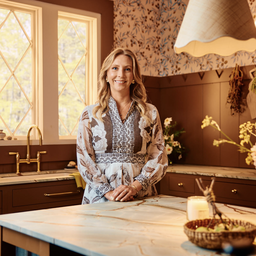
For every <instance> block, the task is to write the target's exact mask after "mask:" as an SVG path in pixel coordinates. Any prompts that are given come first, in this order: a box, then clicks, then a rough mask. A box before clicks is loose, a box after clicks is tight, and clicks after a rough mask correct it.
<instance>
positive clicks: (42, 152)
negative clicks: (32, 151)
mask: <svg viewBox="0 0 256 256" xmlns="http://www.w3.org/2000/svg"><path fill="white" fill-rule="evenodd" d="M37 153H39V154H46V153H47V152H46V151H37Z"/></svg>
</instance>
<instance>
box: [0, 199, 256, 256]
mask: <svg viewBox="0 0 256 256" xmlns="http://www.w3.org/2000/svg"><path fill="white" fill-rule="evenodd" d="M186 202H187V199H185V198H180V197H173V196H165V195H160V196H156V197H150V198H147V199H143V200H136V201H133V202H123V203H122V202H107V203H101V204H91V205H76V206H68V207H61V208H54V209H48V210H38V211H30V212H22V213H13V214H5V215H0V226H1V229H2V232H1V234H2V235H1V245H2V254H1V255H3V256H5V255H8V256H10V255H12V254H11V253H9V252H8V248H11V247H8V246H9V244H13V245H16V246H19V247H21V248H24V249H26V250H28V251H31V252H34V253H37V254H39V255H40V256H48V255H53V254H51V252H50V247H51V245H54V246H56V247H59V248H64V249H65V250H70V251H72V252H75V253H79V254H82V255H93V256H96V255H115V256H125V255H127V256H128V255H129V256H131V255H132V256H134V255H152V256H153V255H156V256H159V255H161V256H162V255H173V256H176V255H177V256H183V255H184V256H185V255H201V256H208V255H209V256H210V255H211V256H213V255H226V254H224V253H220V252H217V251H214V250H206V249H202V248H200V247H197V246H195V245H194V244H192V243H191V242H189V241H188V238H187V236H186V235H185V233H184V231H183V225H184V224H185V223H186V222H187V220H186ZM217 205H218V207H219V209H220V210H221V211H222V212H224V213H225V214H226V215H227V216H228V217H230V218H231V219H241V220H246V221H249V222H251V223H254V224H256V209H252V208H246V207H240V206H233V205H224V204H217ZM3 241H5V243H3ZM7 243H8V244H7ZM254 243H255V242H254ZM4 250H7V252H8V254H3V251H4ZM5 253H6V251H5ZM55 255H63V254H55ZM67 255H68V254H67Z"/></svg>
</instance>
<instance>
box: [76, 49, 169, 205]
mask: <svg viewBox="0 0 256 256" xmlns="http://www.w3.org/2000/svg"><path fill="white" fill-rule="evenodd" d="M99 86H100V88H99V100H98V103H97V104H95V105H91V106H87V107H86V108H85V109H84V111H83V113H82V115H81V118H80V122H79V128H78V136H77V162H78V169H79V172H80V174H81V176H82V177H83V179H84V180H85V182H86V183H87V185H86V188H85V191H84V197H83V201H82V204H90V203H100V202H106V201H108V200H109V201H122V202H123V201H130V200H134V198H135V197H136V196H139V197H144V196H151V195H156V194H157V191H156V189H155V186H154V185H155V183H157V182H158V181H159V180H161V179H162V178H163V176H164V175H165V172H166V169H167V154H166V151H165V147H164V139H163V131H162V126H161V121H160V118H159V114H158V111H157V109H156V108H155V106H153V105H152V104H148V103H146V100H147V96H146V90H145V87H144V85H143V83H142V79H141V74H140V68H139V65H138V61H137V59H136V56H135V55H134V53H133V52H132V51H130V50H129V49H122V48H118V49H115V50H114V51H113V52H111V53H110V54H109V56H107V58H106V59H105V61H104V62H103V65H102V68H101V71H100V76H99Z"/></svg>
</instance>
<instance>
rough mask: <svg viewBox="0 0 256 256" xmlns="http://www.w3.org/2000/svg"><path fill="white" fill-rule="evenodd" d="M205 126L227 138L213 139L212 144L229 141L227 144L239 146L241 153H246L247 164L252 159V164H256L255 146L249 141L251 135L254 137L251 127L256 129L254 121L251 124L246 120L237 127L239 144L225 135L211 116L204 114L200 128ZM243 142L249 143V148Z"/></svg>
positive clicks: (217, 144)
mask: <svg viewBox="0 0 256 256" xmlns="http://www.w3.org/2000/svg"><path fill="white" fill-rule="evenodd" d="M207 126H211V127H213V128H214V129H216V130H218V131H219V132H221V133H222V134H223V135H224V136H225V137H226V138H227V140H226V139H219V140H214V141H213V145H214V146H216V147H218V146H219V145H220V144H222V143H229V144H232V145H235V146H237V147H239V151H240V152H241V153H245V152H247V153H248V155H247V157H246V159H245V162H246V163H247V164H248V165H249V164H251V163H253V161H254V165H255V166H256V146H253V144H252V142H251V135H253V136H255V137H256V134H255V133H254V132H253V128H254V129H255V130H256V123H255V124H252V123H251V122H249V121H248V122H247V123H244V124H241V125H240V126H239V129H240V131H239V138H240V139H241V141H240V144H237V143H236V142H235V141H233V140H232V139H231V138H229V136H227V134H225V133H224V132H223V131H222V130H221V129H220V127H219V125H218V124H217V123H216V121H214V120H212V117H209V116H206V117H205V119H204V120H203V121H202V125H201V128H202V129H204V128H205V127H207ZM244 143H247V144H249V145H250V146H251V149H248V148H246V147H245V146H244Z"/></svg>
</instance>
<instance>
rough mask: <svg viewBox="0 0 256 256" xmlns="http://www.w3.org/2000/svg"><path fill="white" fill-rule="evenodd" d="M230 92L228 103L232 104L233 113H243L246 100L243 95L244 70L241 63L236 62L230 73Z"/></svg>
mask: <svg viewBox="0 0 256 256" xmlns="http://www.w3.org/2000/svg"><path fill="white" fill-rule="evenodd" d="M229 77H230V80H229V86H230V87H229V92H228V98H227V103H229V104H230V110H231V115H234V114H235V113H243V112H244V110H245V101H244V99H243V97H242V87H243V83H242V80H243V72H242V70H241V69H240V67H239V65H237V64H236V66H235V68H234V70H233V71H232V73H231V74H230V76H229Z"/></svg>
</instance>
